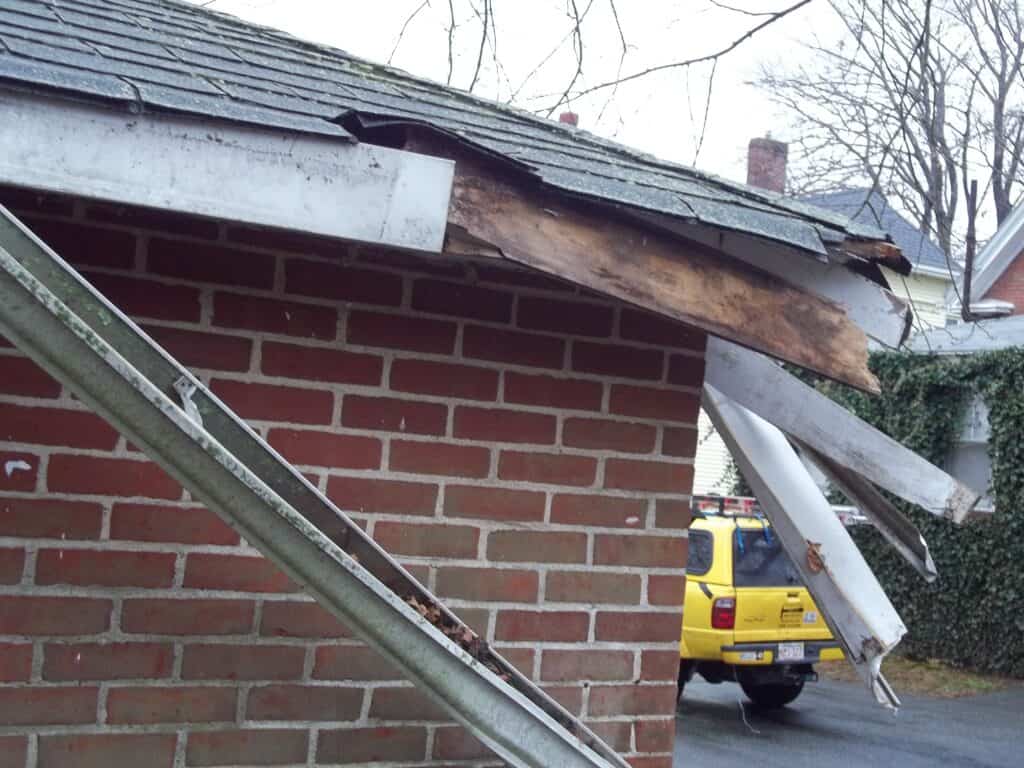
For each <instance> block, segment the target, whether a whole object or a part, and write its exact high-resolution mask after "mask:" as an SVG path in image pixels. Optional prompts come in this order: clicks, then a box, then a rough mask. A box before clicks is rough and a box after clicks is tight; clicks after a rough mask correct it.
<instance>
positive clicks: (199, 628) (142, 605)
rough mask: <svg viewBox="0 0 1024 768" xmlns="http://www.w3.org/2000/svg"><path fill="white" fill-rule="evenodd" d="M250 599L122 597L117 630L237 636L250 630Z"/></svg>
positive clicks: (251, 613)
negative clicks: (119, 625)
mask: <svg viewBox="0 0 1024 768" xmlns="http://www.w3.org/2000/svg"><path fill="white" fill-rule="evenodd" d="M254 609H255V605H254V604H253V602H252V601H251V600H197V599H187V600H171V599H166V600H165V599H136V600H125V601H124V606H123V607H122V609H121V629H122V630H124V631H125V632H128V633H130V634H143V635H150V634H152V635H237V634H242V633H248V632H249V631H250V630H251V629H252V621H253V612H254Z"/></svg>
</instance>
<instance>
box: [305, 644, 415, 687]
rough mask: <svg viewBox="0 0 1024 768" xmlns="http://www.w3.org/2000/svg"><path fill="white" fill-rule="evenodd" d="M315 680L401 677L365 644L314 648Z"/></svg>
mask: <svg viewBox="0 0 1024 768" xmlns="http://www.w3.org/2000/svg"><path fill="white" fill-rule="evenodd" d="M313 677H314V678H316V679H318V680H404V679H405V676H404V675H403V674H402V673H401V672H399V671H398V670H397V669H395V667H393V666H392V665H391V663H390V662H388V661H385V660H384V659H383V658H381V656H380V654H378V653H377V652H376V651H374V650H373V649H371V648H367V647H366V646H365V645H322V646H320V647H319V648H317V649H316V662H315V664H314V665H313Z"/></svg>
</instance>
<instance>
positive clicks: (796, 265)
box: [639, 214, 913, 349]
mask: <svg viewBox="0 0 1024 768" xmlns="http://www.w3.org/2000/svg"><path fill="white" fill-rule="evenodd" d="M639 218H641V219H642V220H643V221H645V222H646V223H648V224H651V225H654V226H657V227H659V228H661V229H664V230H667V231H670V232H673V233H675V234H677V235H679V236H680V237H683V238H686V239H688V240H693V241H695V242H698V243H701V244H703V245H706V246H708V247H710V248H713V249H715V250H717V251H721V252H722V253H724V254H726V255H728V256H731V257H732V258H734V259H738V260H740V261H742V262H744V263H746V264H749V265H750V266H752V267H756V268H757V269H760V270H762V271H764V272H768V273H769V274H772V275H775V276H776V277H778V278H780V279H782V280H785V281H786V282H788V283H790V284H791V285H794V286H796V287H797V288H802V289H803V290H805V291H808V292H810V293H814V294H817V295H819V296H823V297H824V298H826V299H831V300H832V301H834V302H835V303H836V304H838V305H839V306H840V307H842V308H843V309H844V310H845V311H846V314H847V316H848V317H849V318H850V320H852V321H853V322H854V323H856V324H857V325H858V326H859V327H860V329H861V330H862V331H864V333H865V334H866V335H867V336H868V337H870V338H871V339H874V340H875V341H877V342H878V343H879V344H882V345H883V346H886V347H890V348H894V349H895V348H897V347H899V346H900V345H901V344H902V343H903V342H904V341H905V340H906V338H907V335H908V334H909V333H910V328H911V321H912V319H913V315H912V313H911V311H910V307H909V305H908V303H907V302H906V301H904V300H903V299H901V298H900V297H898V296H896V295H895V294H894V293H892V292H891V291H888V290H886V289H885V288H884V287H883V286H881V285H878V284H877V283H873V282H872V281H870V280H868V279H867V278H864V277H861V276H860V275H858V274H856V273H855V272H853V271H851V270H850V269H849V268H847V267H846V266H844V265H842V264H839V263H837V262H834V261H829V260H827V259H820V258H816V257H815V256H814V255H813V254H810V253H801V252H800V251H798V250H796V249H795V248H787V247H785V246H782V245H780V244H778V243H771V242H768V241H766V240H761V239H758V238H755V237H750V236H748V235H743V234H740V233H737V232H729V231H726V230H722V229H714V228H711V227H707V226H704V225H702V224H699V223H697V222H692V221H677V220H672V219H668V218H667V217H665V216H654V215H651V214H641V215H639Z"/></svg>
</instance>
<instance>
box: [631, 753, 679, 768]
mask: <svg viewBox="0 0 1024 768" xmlns="http://www.w3.org/2000/svg"><path fill="white" fill-rule="evenodd" d="M627 762H628V763H629V766H630V768H673V765H672V763H673V762H674V758H673V756H672V755H671V754H667V755H659V756H657V757H652V756H649V755H641V756H640V757H631V758H629V760H628V761H627Z"/></svg>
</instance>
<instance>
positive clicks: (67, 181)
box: [0, 94, 454, 253]
mask: <svg viewBox="0 0 1024 768" xmlns="http://www.w3.org/2000/svg"><path fill="white" fill-rule="evenodd" d="M0 146H2V147H3V151H2V152H0V183H5V184H13V185H17V186H22V187H30V188H34V189H42V190H47V191H52V192H60V193H67V194H73V195H81V196H84V197H90V198H96V199H100V200H109V201H112V202H118V203H127V204H132V205H144V206H151V207H154V208H163V209H168V210H174V211H180V212H182V213H190V214H197V215H201V216H210V217H214V218H219V219H226V220H229V221H237V222H244V223H248V224H259V225H265V226H271V227H281V228H284V229H290V230H297V231H301V232H310V233H314V234H318V235H326V236H329V237H339V238H345V239H347V240H355V241H359V242H364V243H374V244H380V245H389V246H395V247H399V248H409V249H414V250H417V251H426V252H430V253H439V252H440V251H441V248H442V245H443V243H444V233H445V228H446V226H447V221H448V201H449V197H450V195H451V188H452V178H453V175H454V163H453V162H452V161H450V160H444V159H439V158H433V157H427V156H425V155H418V154H415V153H412V152H404V151H400V150H395V149H389V148H386V147H374V146H370V145H366V144H351V143H348V142H344V141H338V140H335V139H330V138H326V137H322V136H313V135H311V134H301V133H288V132H286V131H280V130H266V129H262V128H256V127H248V126H241V125H235V124H231V123H226V122H214V121H208V120H207V121H201V120H198V119H196V118H189V117H184V116H177V115H155V114H142V115H132V114H129V113H128V112H126V111H121V110H114V109H109V110H106V109H102V108H99V107H95V106H92V105H86V104H82V103H79V102H73V101H69V100H68V101H65V100H56V99H47V98H42V97H36V96H28V95H23V94H4V96H3V99H2V101H0Z"/></svg>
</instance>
